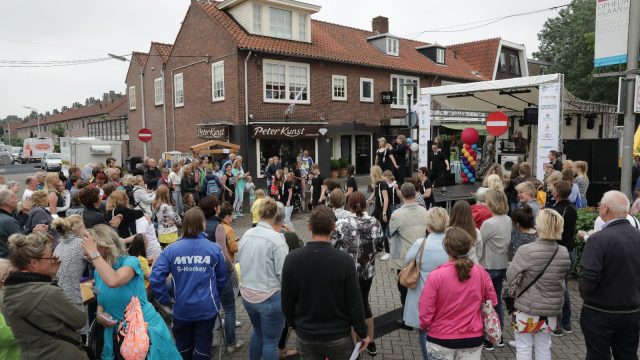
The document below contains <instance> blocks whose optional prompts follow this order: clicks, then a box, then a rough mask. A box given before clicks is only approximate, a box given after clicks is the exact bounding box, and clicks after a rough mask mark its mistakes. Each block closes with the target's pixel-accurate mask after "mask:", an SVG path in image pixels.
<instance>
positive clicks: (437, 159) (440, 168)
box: [431, 151, 447, 186]
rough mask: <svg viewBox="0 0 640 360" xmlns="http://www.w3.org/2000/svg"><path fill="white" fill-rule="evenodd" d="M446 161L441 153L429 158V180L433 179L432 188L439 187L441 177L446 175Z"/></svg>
mask: <svg viewBox="0 0 640 360" xmlns="http://www.w3.org/2000/svg"><path fill="white" fill-rule="evenodd" d="M446 160H447V159H446V157H445V156H444V154H443V153H442V151H438V152H437V153H434V154H433V157H432V158H431V178H432V179H433V182H434V186H435V185H439V183H440V182H441V181H442V180H443V179H442V177H443V176H444V175H446V174H447V163H446Z"/></svg>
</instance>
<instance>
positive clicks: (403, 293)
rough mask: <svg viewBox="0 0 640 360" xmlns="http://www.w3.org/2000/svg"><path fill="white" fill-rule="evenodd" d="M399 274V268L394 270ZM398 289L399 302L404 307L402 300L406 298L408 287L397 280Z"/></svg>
mask: <svg viewBox="0 0 640 360" xmlns="http://www.w3.org/2000/svg"><path fill="white" fill-rule="evenodd" d="M398 274H400V270H396V275H398ZM398 291H400V302H401V303H402V307H403V308H404V302H405V300H407V291H408V289H407V288H406V287H404V286H402V284H400V281H398Z"/></svg>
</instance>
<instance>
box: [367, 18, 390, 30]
mask: <svg viewBox="0 0 640 360" xmlns="http://www.w3.org/2000/svg"><path fill="white" fill-rule="evenodd" d="M371 30H372V31H373V32H374V33H376V34H386V33H388V32H389V18H387V17H384V16H376V17H374V18H373V20H371Z"/></svg>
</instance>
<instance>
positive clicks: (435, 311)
mask: <svg viewBox="0 0 640 360" xmlns="http://www.w3.org/2000/svg"><path fill="white" fill-rule="evenodd" d="M485 300H491V301H492V302H493V305H494V306H495V305H496V304H497V302H498V301H497V298H496V291H495V290H494V288H493V283H492V282H491V278H490V277H489V274H488V273H487V271H486V270H485V269H484V268H483V267H482V266H481V265H478V264H475V265H474V266H473V267H472V268H471V277H470V278H469V279H467V280H466V281H465V282H463V283H461V282H460V280H458V274H457V272H456V267H455V262H453V261H449V262H447V263H445V264H442V265H440V266H439V267H437V268H436V269H435V270H433V271H432V272H431V273H430V274H429V277H428V278H427V283H426V284H425V286H424V290H423V291H422V294H421V295H420V301H419V303H418V309H419V311H420V328H421V329H422V330H428V331H429V336H430V337H433V338H436V339H443V340H449V339H468V338H474V337H480V336H483V335H484V330H483V324H482V315H481V312H480V310H481V307H482V303H483V302H484V301H485Z"/></svg>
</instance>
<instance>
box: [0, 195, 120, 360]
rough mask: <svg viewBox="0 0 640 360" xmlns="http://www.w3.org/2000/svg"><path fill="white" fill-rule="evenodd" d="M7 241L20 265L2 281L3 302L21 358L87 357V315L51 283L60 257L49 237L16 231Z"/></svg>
mask: <svg viewBox="0 0 640 360" xmlns="http://www.w3.org/2000/svg"><path fill="white" fill-rule="evenodd" d="M43 194H44V193H43ZM44 198H45V199H46V194H44ZM9 244H10V248H11V255H10V260H11V264H12V265H13V267H14V268H15V269H16V271H14V272H11V273H10V274H9V276H8V277H7V279H6V280H5V281H4V286H3V290H4V291H3V296H2V301H1V302H0V303H1V304H2V313H3V314H4V316H5V320H6V321H7V325H9V327H10V328H11V330H12V331H13V334H14V336H15V338H16V340H17V342H18V344H19V345H20V350H21V358H22V359H42V360H47V359H51V360H54V359H88V357H87V354H86V353H85V352H84V351H83V350H82V339H81V337H80V334H78V332H77V331H78V330H79V329H81V328H82V327H83V326H85V325H86V323H87V315H86V313H85V311H84V310H80V309H79V308H78V307H76V306H74V305H73V304H72V303H71V302H70V301H69V300H68V298H67V296H66V295H65V293H64V291H63V290H62V288H60V287H58V286H57V285H54V284H53V283H52V280H53V278H54V277H55V276H56V273H57V272H58V268H59V266H60V262H59V260H58V259H57V258H56V257H55V256H54V255H53V249H52V248H53V246H52V244H51V242H50V241H49V239H48V238H47V237H46V236H45V235H42V234H36V233H33V234H29V235H21V234H15V235H12V236H11V237H10V238H9ZM62 337H64V340H63V338H62ZM110 339H112V338H110ZM112 342H113V340H112Z"/></svg>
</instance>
